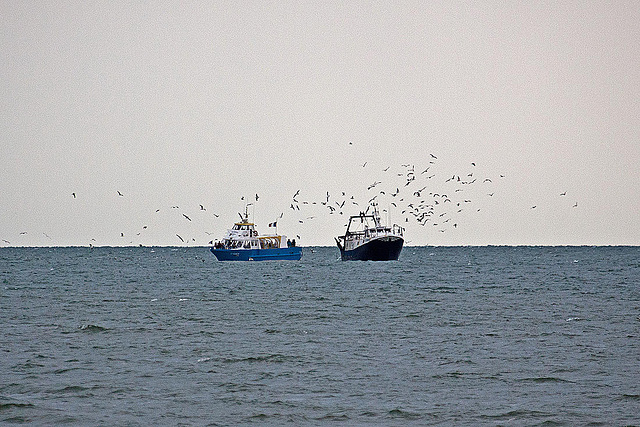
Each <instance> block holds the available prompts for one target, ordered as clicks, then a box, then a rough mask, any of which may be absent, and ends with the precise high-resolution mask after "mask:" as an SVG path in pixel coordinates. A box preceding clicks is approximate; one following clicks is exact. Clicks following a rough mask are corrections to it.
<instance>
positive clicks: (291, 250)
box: [210, 208, 302, 261]
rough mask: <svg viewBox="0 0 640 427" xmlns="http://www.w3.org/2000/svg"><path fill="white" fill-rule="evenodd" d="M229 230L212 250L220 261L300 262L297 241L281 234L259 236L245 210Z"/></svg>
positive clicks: (300, 251)
mask: <svg viewBox="0 0 640 427" xmlns="http://www.w3.org/2000/svg"><path fill="white" fill-rule="evenodd" d="M238 215H240V221H239V222H236V223H235V224H233V227H232V228H231V229H229V230H227V234H226V235H225V237H224V238H223V239H222V240H221V241H219V242H216V244H215V245H214V246H213V247H212V248H211V249H210V250H211V253H213V254H214V255H215V257H216V258H217V259H218V261H264V260H299V259H300V258H302V248H301V247H299V246H296V241H295V240H288V239H287V236H283V235H280V234H277V232H276V234H267V235H258V231H257V230H256V229H255V224H253V223H252V222H249V214H248V211H247V208H245V213H244V216H243V215H241V214H238Z"/></svg>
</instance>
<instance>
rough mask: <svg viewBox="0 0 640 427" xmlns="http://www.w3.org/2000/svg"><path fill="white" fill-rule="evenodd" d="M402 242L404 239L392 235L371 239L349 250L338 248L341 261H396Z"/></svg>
mask: <svg viewBox="0 0 640 427" xmlns="http://www.w3.org/2000/svg"><path fill="white" fill-rule="evenodd" d="M403 244H404V239H402V238H401V237H395V236H392V237H381V238H378V239H374V240H371V241H369V242H367V243H365V244H363V245H361V246H358V247H357V248H355V249H353V250H349V251H345V250H343V249H342V248H340V247H338V248H339V249H340V256H341V257H342V260H343V261H396V260H397V259H398V257H400V252H401V251H402V245H403Z"/></svg>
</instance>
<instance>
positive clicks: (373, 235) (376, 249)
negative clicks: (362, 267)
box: [335, 203, 404, 261]
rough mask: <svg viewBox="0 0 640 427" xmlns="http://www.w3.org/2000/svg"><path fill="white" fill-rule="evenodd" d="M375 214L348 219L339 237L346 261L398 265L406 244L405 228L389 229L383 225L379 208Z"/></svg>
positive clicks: (397, 226)
mask: <svg viewBox="0 0 640 427" xmlns="http://www.w3.org/2000/svg"><path fill="white" fill-rule="evenodd" d="M372 206H373V213H372V214H369V215H367V212H368V211H369V209H367V211H366V212H360V214H359V215H354V216H351V217H349V224H348V225H347V231H346V232H345V233H344V236H338V237H336V239H335V240H336V244H337V245H338V249H340V256H341V258H342V260H343V261H353V260H356V261H395V260H397V259H398V257H399V256H400V252H401V251H402V245H403V244H404V237H403V235H404V228H402V227H400V226H399V225H397V224H393V226H391V227H387V226H385V225H383V224H382V222H381V221H380V214H379V213H378V206H377V204H375V203H374V204H373V205H372Z"/></svg>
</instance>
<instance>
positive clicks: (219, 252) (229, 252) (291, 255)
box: [210, 246, 302, 261]
mask: <svg viewBox="0 0 640 427" xmlns="http://www.w3.org/2000/svg"><path fill="white" fill-rule="evenodd" d="M210 250H211V253H212V254H214V255H215V256H216V258H217V259H218V261H268V260H293V261H297V260H299V259H300V258H302V248H301V247H299V246H294V247H291V248H277V249H214V248H211V249H210Z"/></svg>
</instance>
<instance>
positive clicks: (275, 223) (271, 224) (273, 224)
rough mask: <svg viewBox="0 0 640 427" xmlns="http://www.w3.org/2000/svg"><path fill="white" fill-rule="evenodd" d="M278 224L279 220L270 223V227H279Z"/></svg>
mask: <svg viewBox="0 0 640 427" xmlns="http://www.w3.org/2000/svg"><path fill="white" fill-rule="evenodd" d="M277 226H278V221H276V222H270V223H269V227H277Z"/></svg>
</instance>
